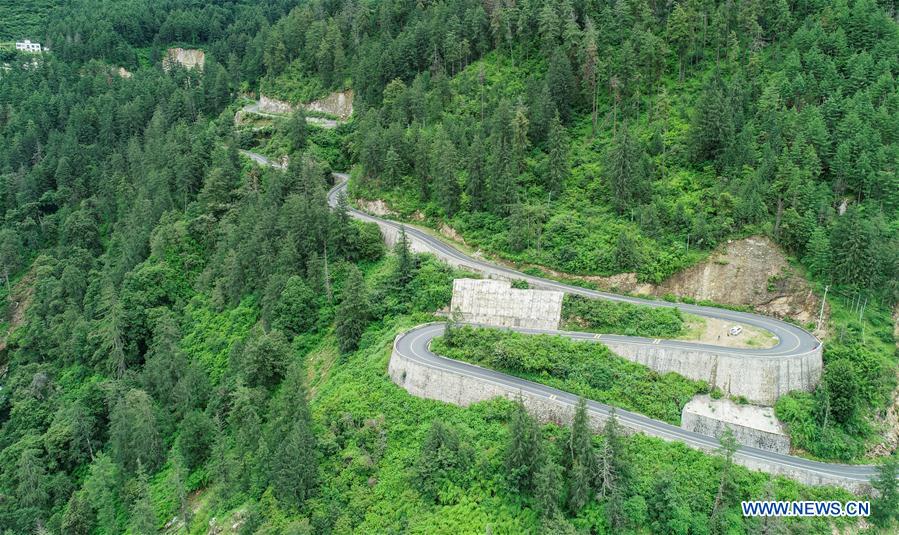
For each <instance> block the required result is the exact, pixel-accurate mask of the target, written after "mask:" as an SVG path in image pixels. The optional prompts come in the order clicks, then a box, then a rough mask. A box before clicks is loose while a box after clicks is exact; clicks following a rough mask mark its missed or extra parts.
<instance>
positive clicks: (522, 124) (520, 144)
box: [511, 104, 530, 175]
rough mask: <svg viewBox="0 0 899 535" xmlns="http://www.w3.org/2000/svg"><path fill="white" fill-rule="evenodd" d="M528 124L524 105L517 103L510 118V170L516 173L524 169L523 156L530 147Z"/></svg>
mask: <svg viewBox="0 0 899 535" xmlns="http://www.w3.org/2000/svg"><path fill="white" fill-rule="evenodd" d="M528 124H529V123H528V116H527V109H526V108H525V107H524V105H522V104H519V105H518V106H516V107H515V115H514V117H513V119H512V154H511V165H512V171H513V172H514V173H515V174H516V175H520V174H521V173H523V172H524V170H525V158H526V157H527V152H528V149H529V148H530V140H529V139H528Z"/></svg>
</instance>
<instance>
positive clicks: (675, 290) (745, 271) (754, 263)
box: [545, 236, 829, 334]
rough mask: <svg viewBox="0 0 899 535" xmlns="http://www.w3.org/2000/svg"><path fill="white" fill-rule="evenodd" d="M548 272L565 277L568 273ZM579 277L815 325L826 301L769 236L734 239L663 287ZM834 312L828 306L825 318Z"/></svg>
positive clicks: (630, 276) (631, 278)
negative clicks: (816, 293)
mask: <svg viewBox="0 0 899 535" xmlns="http://www.w3.org/2000/svg"><path fill="white" fill-rule="evenodd" d="M545 271H547V272H548V273H550V274H552V275H554V276H559V277H565V274H562V273H558V272H554V271H552V270H545ZM577 278H579V279H581V280H585V281H590V282H592V283H594V284H596V285H597V286H598V287H599V288H601V289H604V290H613V291H618V292H630V293H636V294H647V295H655V296H659V297H661V296H664V295H666V294H671V295H676V296H678V297H690V298H692V299H696V300H704V299H707V300H709V301H714V302H716V303H722V304H726V305H748V306H752V307H755V309H756V310H757V311H758V312H759V313H761V314H765V315H769V316H774V317H778V318H785V317H790V318H793V319H795V320H797V321H800V322H803V323H808V322H814V321H815V319H816V318H817V316H818V313H819V310H820V306H821V300H820V299H819V298H818V296H817V295H815V294H814V293H813V292H812V291H811V287H810V286H809V284H808V282H807V281H806V280H805V279H804V278H802V276H800V275H799V274H798V273H796V272H795V271H794V269H793V268H792V267H791V266H790V265H789V263H788V262H787V259H786V256H785V255H784V253H783V251H781V250H780V248H779V247H778V246H777V245H776V244H775V243H774V242H772V241H771V240H770V239H768V238H767V237H764V236H752V237H749V238H744V239H742V240H733V241H730V242H728V243H726V244H724V245H722V246H720V247H718V249H716V250H715V251H714V252H713V253H712V254H711V255H709V258H707V259H706V260H705V261H703V262H700V263H699V264H696V265H695V266H693V267H690V268H687V269H685V270H683V271H681V272H679V273H676V274H675V275H673V276H672V277H670V278H669V279H668V280H666V281H664V282H662V283H661V284H645V283H640V282H638V281H637V276H636V274H634V273H620V274H618V275H613V276H611V277H598V276H583V277H577ZM828 312H829V311H828V309H827V307H825V311H824V313H825V317H827V315H828ZM819 334H820V333H819Z"/></svg>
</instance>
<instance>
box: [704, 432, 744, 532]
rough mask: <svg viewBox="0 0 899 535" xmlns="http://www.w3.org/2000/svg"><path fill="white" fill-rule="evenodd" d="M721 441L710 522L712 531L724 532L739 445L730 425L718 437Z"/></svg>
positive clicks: (725, 530)
mask: <svg viewBox="0 0 899 535" xmlns="http://www.w3.org/2000/svg"><path fill="white" fill-rule="evenodd" d="M719 440H720V441H721V451H722V453H723V454H724V458H723V459H722V464H721V478H720V479H719V481H718V492H717V493H716V494H715V502H714V504H713V505H712V515H711V520H710V521H709V522H710V523H711V525H712V526H711V527H712V533H726V532H727V523H726V521H725V517H724V516H723V515H724V511H725V509H726V507H727V505H728V501H729V499H730V495H731V493H732V492H733V490H734V485H735V482H734V476H733V467H734V454H735V453H736V451H737V448H738V447H739V445H738V444H737V439H736V438H735V437H734V432H733V430H732V429H731V428H730V427H726V428H725V430H724V433H722V435H721V437H720V438H719Z"/></svg>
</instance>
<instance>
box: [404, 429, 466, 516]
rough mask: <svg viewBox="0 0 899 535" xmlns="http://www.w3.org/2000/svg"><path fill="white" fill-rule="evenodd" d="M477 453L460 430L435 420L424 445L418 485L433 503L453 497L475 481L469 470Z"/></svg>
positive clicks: (417, 477) (419, 466)
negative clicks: (460, 434)
mask: <svg viewBox="0 0 899 535" xmlns="http://www.w3.org/2000/svg"><path fill="white" fill-rule="evenodd" d="M473 459H474V452H473V451H472V450H471V448H470V447H469V446H468V444H467V443H465V442H463V441H462V440H461V439H460V437H459V431H458V430H456V429H454V428H452V427H448V426H446V425H445V424H444V423H442V422H441V421H440V420H434V421H433V423H432V424H431V427H430V429H428V432H427V435H426V436H425V439H424V441H423V442H422V444H421V454H420V455H419V458H418V464H417V465H416V469H415V472H416V479H415V482H416V485H417V486H418V488H419V489H420V490H421V493H422V494H423V495H424V496H426V497H430V498H431V499H432V500H433V499H437V498H438V497H439V496H441V495H451V494H454V493H456V492H458V490H457V489H459V488H460V487H463V488H464V487H465V486H466V485H467V484H468V482H469V480H470V479H471V474H470V472H469V467H470V466H471V464H472V461H473Z"/></svg>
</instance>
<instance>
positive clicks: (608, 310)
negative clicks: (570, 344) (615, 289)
mask: <svg viewBox="0 0 899 535" xmlns="http://www.w3.org/2000/svg"><path fill="white" fill-rule="evenodd" d="M562 321H563V325H564V328H565V329H569V330H586V331H589V332H600V333H609V334H626V335H629V336H650V337H665V338H673V337H676V336H678V335H680V334H682V333H683V330H684V322H683V318H682V317H681V314H680V311H679V310H678V309H676V308H671V307H650V306H642V305H632V304H630V303H616V302H612V301H605V300H602V299H587V298H586V297H581V296H577V295H566V296H565V300H564V301H563V305H562Z"/></svg>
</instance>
